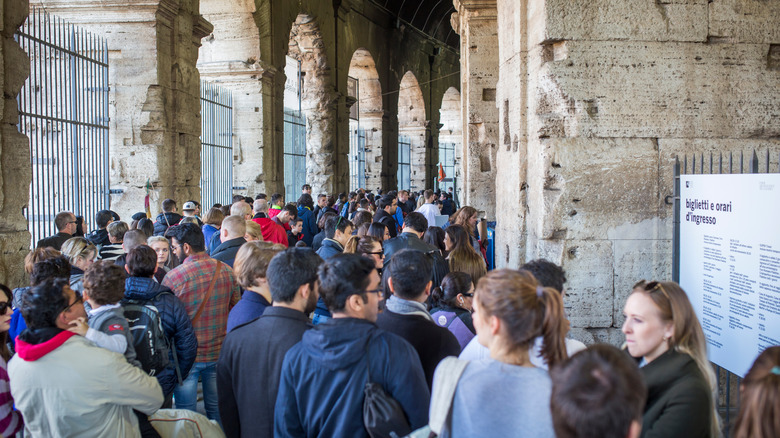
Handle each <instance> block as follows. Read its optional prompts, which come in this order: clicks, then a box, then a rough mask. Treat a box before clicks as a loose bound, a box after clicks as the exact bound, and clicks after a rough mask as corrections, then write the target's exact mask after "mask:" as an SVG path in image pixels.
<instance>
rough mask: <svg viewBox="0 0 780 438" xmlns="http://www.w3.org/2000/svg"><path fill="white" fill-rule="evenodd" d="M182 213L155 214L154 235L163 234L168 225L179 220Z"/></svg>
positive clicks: (170, 225) (174, 223)
mask: <svg viewBox="0 0 780 438" xmlns="http://www.w3.org/2000/svg"><path fill="white" fill-rule="evenodd" d="M181 218H182V215H180V214H179V213H172V212H167V213H160V214H158V215H157V219H155V220H154V235H155V236H164V235H165V232H166V231H168V227H172V226H174V225H176V224H178V223H179V221H181Z"/></svg>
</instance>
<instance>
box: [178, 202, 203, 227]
mask: <svg viewBox="0 0 780 438" xmlns="http://www.w3.org/2000/svg"><path fill="white" fill-rule="evenodd" d="M181 212H182V213H183V214H184V217H194V218H195V219H197V220H198V225H199V226H201V227H202V226H203V221H201V220H200V218H199V217H198V214H199V213H200V205H199V204H198V202H197V201H187V202H185V203H184V206H182V209H181Z"/></svg>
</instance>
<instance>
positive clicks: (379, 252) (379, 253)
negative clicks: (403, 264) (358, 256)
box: [366, 251, 385, 259]
mask: <svg viewBox="0 0 780 438" xmlns="http://www.w3.org/2000/svg"><path fill="white" fill-rule="evenodd" d="M366 254H374V255H378V256H379V258H380V259H383V258H385V253H384V251H374V252H367V253H366Z"/></svg>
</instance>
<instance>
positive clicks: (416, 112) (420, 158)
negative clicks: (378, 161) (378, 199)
mask: <svg viewBox="0 0 780 438" xmlns="http://www.w3.org/2000/svg"><path fill="white" fill-rule="evenodd" d="M426 128H427V120H426V118H425V99H424V98H423V93H422V90H421V89H420V84H419V82H418V81H417V77H416V76H415V75H414V73H412V72H411V71H408V72H406V74H404V76H403V78H402V79H401V84H400V86H399V90H398V137H399V151H398V162H399V166H402V165H403V164H402V163H403V155H404V154H403V150H402V148H403V146H402V145H403V144H404V142H403V141H402V140H401V139H408V140H409V143H410V152H411V153H410V157H409V158H410V160H409V164H410V169H409V170H410V172H409V174H410V178H409V180H410V186H409V187H403V185H404V182H403V181H401V173H399V181H398V188H399V189H401V188H403V189H411V190H423V189H425V188H426V183H427V181H425V168H426V164H427V162H428V160H427V158H428V157H427V148H426V143H425V141H426Z"/></svg>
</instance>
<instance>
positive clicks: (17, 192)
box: [0, 0, 32, 287]
mask: <svg viewBox="0 0 780 438" xmlns="http://www.w3.org/2000/svg"><path fill="white" fill-rule="evenodd" d="M28 8H29V7H28V4H27V1H26V0H0V89H2V90H3V95H2V96H0V282H1V283H3V284H5V285H8V286H10V287H17V286H21V285H23V284H25V283H27V278H26V276H25V274H24V268H23V267H24V257H25V256H26V255H27V252H28V249H29V246H30V233H28V232H27V221H26V219H25V218H24V216H23V215H22V209H23V208H24V207H25V206H26V205H27V198H28V196H29V190H30V180H31V178H32V174H31V171H30V147H29V143H28V139H27V137H26V136H24V135H22V134H21V133H20V132H19V130H18V129H17V127H16V125H17V124H18V123H19V110H18V107H17V104H16V96H17V95H18V94H19V90H21V88H22V85H24V81H25V80H26V79H27V76H28V75H29V73H30V67H29V66H30V60H29V59H28V58H27V54H25V53H24V50H22V48H21V47H19V45H18V44H17V43H16V41H15V40H14V33H15V32H16V30H17V29H18V28H19V27H20V26H21V25H22V24H23V23H24V20H25V19H26V18H27V14H28Z"/></svg>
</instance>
